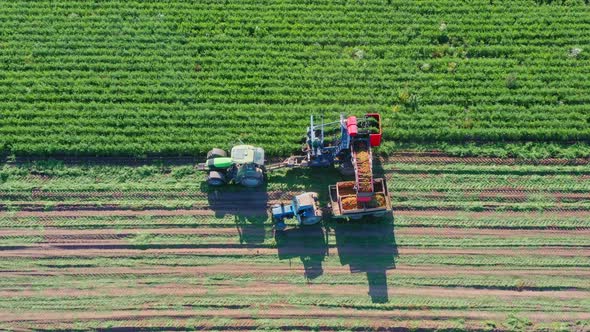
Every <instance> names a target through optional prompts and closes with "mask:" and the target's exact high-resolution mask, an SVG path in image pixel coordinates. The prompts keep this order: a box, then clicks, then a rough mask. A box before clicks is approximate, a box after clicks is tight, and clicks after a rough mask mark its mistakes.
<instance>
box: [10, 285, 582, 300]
mask: <svg viewBox="0 0 590 332" xmlns="http://www.w3.org/2000/svg"><path fill="white" fill-rule="evenodd" d="M366 291H367V285H363V284H361V285H334V284H324V283H321V282H314V283H309V284H307V285H305V286H302V285H293V284H287V283H268V282H264V283H263V282H251V283H248V284H246V285H232V284H227V283H222V282H221V283H218V284H207V285H184V284H166V285H151V284H148V285H143V286H141V285H138V286H136V287H126V288H119V287H108V286H102V287H100V289H75V288H51V289H35V290H32V289H21V290H0V297H2V298H10V297H55V298H59V297H90V296H92V297H121V296H130V295H131V296H137V295H144V294H145V295H148V294H149V295H171V296H180V297H185V296H197V295H203V294H210V295H244V296H248V295H254V296H263V295H272V294H276V293H277V292H281V293H285V294H287V293H288V294H291V295H296V294H300V295H305V294H329V295H331V296H337V295H356V296H363V295H365V294H366ZM387 294H388V296H389V297H390V298H393V297H398V296H399V297H402V296H428V297H452V298H478V297H481V296H494V297H498V298H501V299H504V300H510V299H512V298H531V297H532V298H534V297H546V298H554V299H560V300H568V299H587V298H590V291H579V290H559V291H554V290H551V291H533V290H523V291H518V290H501V289H476V288H465V287H395V286H389V287H387Z"/></svg>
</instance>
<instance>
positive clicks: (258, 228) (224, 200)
mask: <svg viewBox="0 0 590 332" xmlns="http://www.w3.org/2000/svg"><path fill="white" fill-rule="evenodd" d="M236 187H237V186H236ZM226 189H227V188H221V189H211V190H209V191H208V192H207V202H208V207H209V209H211V210H213V211H214V213H215V217H216V218H223V217H225V216H226V214H230V215H233V216H234V222H235V225H236V228H237V230H238V235H239V237H240V244H242V245H259V244H262V243H264V240H265V238H266V234H267V229H266V226H265V224H266V222H267V220H268V218H269V217H268V200H269V195H268V192H267V188H266V185H262V186H260V187H257V188H244V187H237V188H235V189H234V190H231V191H228V190H226Z"/></svg>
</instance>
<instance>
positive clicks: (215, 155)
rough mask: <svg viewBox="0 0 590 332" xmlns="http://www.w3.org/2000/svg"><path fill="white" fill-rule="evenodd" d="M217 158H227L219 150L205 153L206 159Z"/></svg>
mask: <svg viewBox="0 0 590 332" xmlns="http://www.w3.org/2000/svg"><path fill="white" fill-rule="evenodd" d="M218 157H227V153H226V152H225V151H224V150H221V149H217V148H214V149H211V151H209V152H207V159H212V158H218Z"/></svg>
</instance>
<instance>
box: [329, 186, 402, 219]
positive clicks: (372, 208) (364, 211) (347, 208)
mask: <svg viewBox="0 0 590 332" xmlns="http://www.w3.org/2000/svg"><path fill="white" fill-rule="evenodd" d="M353 185H354V183H353V182H352V181H343V182H337V183H336V184H335V185H331V186H329V192H330V208H331V211H332V217H334V218H350V219H360V218H362V217H364V216H373V217H382V216H384V215H385V214H386V213H387V212H388V211H391V198H390V197H389V191H388V190H387V182H386V181H385V179H382V178H378V179H374V180H373V183H372V186H373V188H374V192H373V196H372V197H371V199H370V200H368V201H366V200H358V196H357V195H356V194H355V192H354V190H351V187H352V186H353Z"/></svg>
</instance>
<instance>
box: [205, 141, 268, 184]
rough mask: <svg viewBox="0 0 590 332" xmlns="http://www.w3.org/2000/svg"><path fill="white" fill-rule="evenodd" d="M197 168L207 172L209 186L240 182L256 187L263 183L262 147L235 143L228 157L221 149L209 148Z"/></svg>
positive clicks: (264, 170)
mask: <svg viewBox="0 0 590 332" xmlns="http://www.w3.org/2000/svg"><path fill="white" fill-rule="evenodd" d="M197 169H198V170H201V171H206V172H208V173H209V174H208V176H207V183H208V184H209V185H210V186H216V187H218V186H223V185H225V184H226V183H236V184H241V185H242V186H244V187H249V188H253V187H258V186H260V185H262V184H263V183H264V179H265V172H266V169H265V168H264V149H262V148H259V147H254V146H251V145H236V146H234V147H233V148H232V149H231V154H230V156H229V157H228V156H227V153H226V152H225V151H224V150H222V149H211V151H209V152H208V153H207V161H206V162H205V163H200V164H198V165H197Z"/></svg>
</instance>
